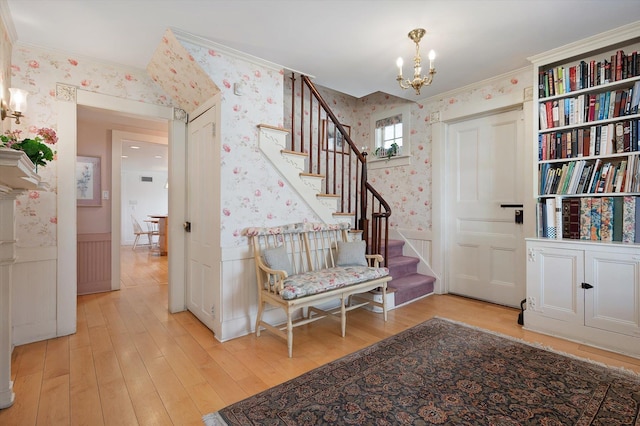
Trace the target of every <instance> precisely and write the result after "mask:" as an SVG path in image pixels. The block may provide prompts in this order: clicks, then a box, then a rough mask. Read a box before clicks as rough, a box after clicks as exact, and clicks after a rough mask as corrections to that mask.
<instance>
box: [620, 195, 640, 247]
mask: <svg viewBox="0 0 640 426" xmlns="http://www.w3.org/2000/svg"><path fill="white" fill-rule="evenodd" d="M637 200H638V199H637V197H632V196H625V197H624V198H623V202H622V242H623V243H633V242H637V238H638V237H640V235H639V234H638V231H637V230H636V227H637V226H640V217H638V214H639V213H640V206H639V204H640V203H638V202H637Z"/></svg>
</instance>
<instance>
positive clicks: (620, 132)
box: [615, 121, 624, 153]
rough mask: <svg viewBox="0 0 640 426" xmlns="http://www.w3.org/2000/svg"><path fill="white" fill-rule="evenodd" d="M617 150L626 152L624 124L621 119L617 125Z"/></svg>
mask: <svg viewBox="0 0 640 426" xmlns="http://www.w3.org/2000/svg"><path fill="white" fill-rule="evenodd" d="M615 152H616V153H621V152H624V124H623V123H622V122H621V121H620V122H617V123H616V125H615Z"/></svg>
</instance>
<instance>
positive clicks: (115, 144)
mask: <svg viewBox="0 0 640 426" xmlns="http://www.w3.org/2000/svg"><path fill="white" fill-rule="evenodd" d="M167 139H168V138H165V137H160V136H154V135H150V134H146V133H137V132H128V131H124V130H112V131H111V259H112V261H111V290H120V279H121V276H120V262H119V261H116V260H119V259H120V250H121V247H120V246H121V245H122V142H123V141H124V140H128V141H141V142H150V143H157V144H162V145H164V144H165V142H167V146H168V145H169V143H168V141H167ZM169 161H171V159H170V158H169ZM116 230H117V231H118V232H115V231H116Z"/></svg>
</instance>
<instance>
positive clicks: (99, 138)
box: [77, 120, 111, 235]
mask: <svg viewBox="0 0 640 426" xmlns="http://www.w3.org/2000/svg"><path fill="white" fill-rule="evenodd" d="M77 149H78V156H84V157H98V158H100V182H101V191H108V193H109V198H108V199H102V194H99V195H100V198H101V202H100V206H98V207H94V206H78V212H77V214H78V216H77V223H78V234H79V235H80V234H97V233H110V232H111V131H110V129H109V128H108V126H107V125H106V124H105V123H97V122H88V121H83V120H78V148H77Z"/></svg>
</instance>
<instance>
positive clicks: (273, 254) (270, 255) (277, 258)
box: [262, 246, 293, 276]
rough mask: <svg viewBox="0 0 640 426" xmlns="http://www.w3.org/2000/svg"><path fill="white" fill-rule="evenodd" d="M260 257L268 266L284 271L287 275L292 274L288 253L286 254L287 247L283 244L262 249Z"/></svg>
mask: <svg viewBox="0 0 640 426" xmlns="http://www.w3.org/2000/svg"><path fill="white" fill-rule="evenodd" d="M262 258H263V259H264V263H266V264H267V266H268V267H269V268H271V269H277V270H278V271H286V272H287V275H288V276H291V275H293V268H292V267H291V261H290V260H289V255H288V254H287V248H286V247H285V246H278V247H273V248H269V249H266V250H263V251H262Z"/></svg>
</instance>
